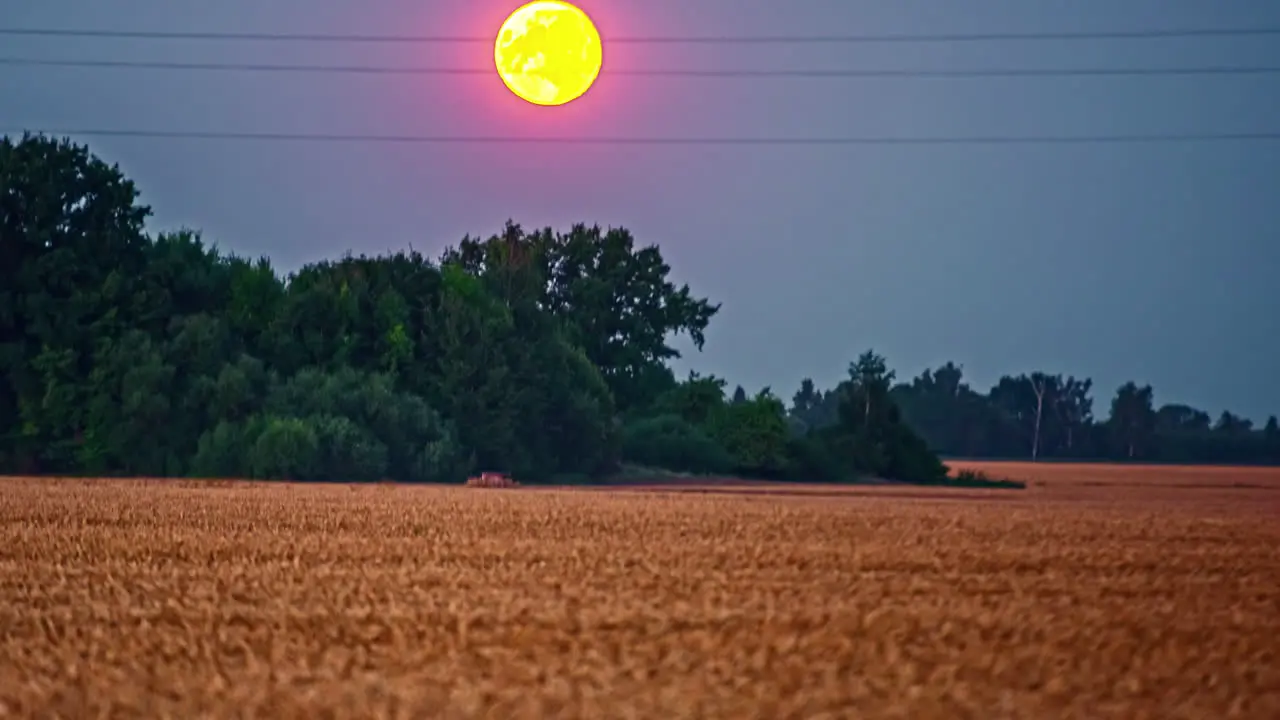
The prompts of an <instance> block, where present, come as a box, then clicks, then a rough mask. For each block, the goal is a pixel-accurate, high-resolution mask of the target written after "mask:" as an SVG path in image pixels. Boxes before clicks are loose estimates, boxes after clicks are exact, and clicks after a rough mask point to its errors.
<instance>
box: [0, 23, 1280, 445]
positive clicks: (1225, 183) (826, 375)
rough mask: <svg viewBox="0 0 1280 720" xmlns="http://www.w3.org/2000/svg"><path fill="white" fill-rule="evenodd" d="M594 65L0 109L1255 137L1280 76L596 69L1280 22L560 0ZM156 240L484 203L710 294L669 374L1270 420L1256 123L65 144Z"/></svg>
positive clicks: (1172, 47) (421, 30) (425, 232)
mask: <svg viewBox="0 0 1280 720" xmlns="http://www.w3.org/2000/svg"><path fill="white" fill-rule="evenodd" d="M519 4H520V3H519V1H518V0H364V1H362V2H354V1H353V0H271V1H270V2H262V0H221V1H220V2H217V3H176V2H172V0H113V1H112V2H111V3H103V2H100V1H98V0H40V2H31V1H30V0H0V26H9V27H23V26H25V27H67V28H95V29H119V30H160V31H231V32H245V31H252V32H286V33H298V32H316V33H370V34H409V33H412V34H432V33H434V34H452V35H468V36H492V35H494V34H496V31H497V28H498V27H499V25H500V24H501V22H502V20H503V18H505V17H506V15H507V14H508V13H509V12H511V11H512V10H513V9H514V8H515V7H516V6H517V5H519ZM579 5H580V6H582V7H583V9H584V10H586V11H587V12H588V13H589V14H591V15H592V17H593V18H594V19H595V21H596V23H597V25H598V26H599V29H600V31H601V34H602V36H603V37H604V43H605V70H604V72H603V73H602V75H601V78H600V80H599V82H598V83H597V85H596V86H595V87H594V88H593V89H592V90H591V91H590V92H589V93H588V94H587V95H586V96H585V97H584V98H582V99H581V100H579V101H576V102H574V103H571V104H570V105H567V106H563V107H560V108H537V107H534V106H531V105H528V104H525V103H523V102H522V101H520V100H518V99H516V98H515V97H514V96H512V95H510V94H509V93H508V92H507V91H506V90H505V89H504V88H503V86H502V84H501V81H500V80H499V79H498V77H497V76H496V74H494V75H488V76H411V75H399V76H381V77H380V76H361V75H334V74H305V75H304V74H277V73H204V72H192V71H153V70H119V69H101V68H93V69H66V68H61V69H60V68H29V67H6V66H3V65H0V98H3V101H0V127H3V128H13V127H22V128H32V129H50V128H53V129H71V128H80V129H127V130H184V131H192V130H196V131H200V130H211V131H232V132H239V131H249V132H254V131H265V132H284V133H290V132H297V133H358V134H407V135H468V134H471V135H502V136H526V135H528V136H534V135H557V136H560V135H568V136H590V135H614V136H619V135H620V136H628V137H674V136H678V137H691V136H694V137H733V136H738V137H740V136H765V137H820V136H821V137H829V136H877V137H883V136H894V137H912V136H948V137H955V136H970V135H981V136H991V135H1076V134H1080V135H1090V134H1093V135H1098V134H1102V135H1107V134H1149V133H1184V132H1188V133H1199V132H1210V133H1214V132H1219V133H1220V132H1275V131H1280V76H1265V75H1260V76H1210V77H1140V78H1105V77H1104V78H1098V77H1092V78H1080V77H1071V78H1033V79H1026V78H1022V79H1008V78H1005V79H992V78H982V79H918V78H911V79H902V78H897V79H796V78H784V79H765V80H749V79H738V78H731V79H724V78H713V79H696V78H671V77H636V76H625V75H618V76H610V74H609V70H610V68H614V69H619V70H623V69H785V68H794V69H915V70H923V69H965V68H973V69H985V68H1037V67H1038V68H1055V67H1100V68H1107V67H1162V66H1163V67H1168V66H1196V65H1199V66H1205V65H1232V64H1240V65H1280V43H1277V42H1275V38H1274V37H1270V38H1268V37H1256V38H1230V39H1225V40H1223V39H1185V38H1179V39H1165V40H1149V39H1145V40H1108V41H1094V40H1090V41H1073V42H1067V41H1034V42H1032V41H1017V42H972V43H952V44H933V45H925V44H880V45H808V46H795V45H792V46H787V45H779V46H750V45H745V46H732V45H705V46H693V45H668V44H659V45H642V44H618V45H615V46H610V45H609V38H610V36H664V37H670V36H689V35H734V36H737V35H762V34H768V35H782V34H796V35H814V34H827V35H830V34H898V33H912V34H916V33H979V32H1033V31H1076V30H1079V31H1091V30H1092V31H1100V30H1130V29H1161V28H1173V29H1181V28H1215V27H1238V26H1262V25H1267V26H1280V3H1277V2H1275V0H1233V2H1230V3H1226V2H1212V3H1211V2H1204V1H1203V0H1126V1H1125V2H1123V3H1121V2H1113V1H1111V0H1069V1H1068V0H1054V1H1050V0H1044V1H1037V2H1025V0H1022V1H1015V0H966V1H965V2H963V3H958V2H944V0H897V1H894V2H889V1H888V0H883V1H881V0H793V1H792V2H787V3H780V2H776V1H773V0H582V1H581V2H580V3H579ZM0 56H6V57H43V58H60V59H87V60H103V59H107V60H147V61H150V60H161V61H183V62H268V63H314V64H328V65H335V64H336V65H341V64H348V65H349V64H372V65H412V66H422V65H436V66H451V67H481V68H491V67H492V46H491V45H488V44H483V43H482V44H471V45H466V44H461V45H459V44H441V45H343V44H293V43H249V42H233V43H227V42H193V41H159V42H157V41H139V40H109V39H67V38H15V37H0ZM84 141H85V142H87V143H89V145H90V147H91V148H92V149H93V150H94V151H95V152H96V153H97V154H99V155H100V156H101V157H103V158H104V159H106V160H107V161H109V162H112V163H119V165H120V167H121V168H122V169H123V170H124V171H125V172H126V173H127V174H128V175H130V176H131V177H132V178H133V179H134V180H135V181H136V182H137V183H138V185H139V187H140V189H141V191H142V193H143V201H144V202H146V203H148V204H150V205H152V207H153V208H154V209H155V218H154V222H153V223H152V228H154V229H157V230H161V229H171V228H176V227H191V228H196V229H199V230H201V231H202V232H203V234H204V237H205V238H206V239H207V240H209V241H212V242H215V243H217V244H218V246H219V247H221V248H223V249H225V250H229V251H232V252H235V253H237V254H241V255H249V256H260V255H268V256H270V257H271V258H272V259H273V261H274V262H275V264H276V266H277V267H278V268H281V269H284V270H293V269H296V268H297V267H299V266H300V265H302V264H304V263H307V262H311V261H315V260H319V259H323V258H332V257H335V256H337V255H340V254H342V253H343V252H345V251H348V250H350V251H352V252H353V253H355V254H360V253H368V254H375V253H384V252H387V251H394V250H399V249H402V248H406V247H409V246H412V247H414V248H416V249H417V250H420V251H423V252H424V253H427V254H428V255H431V256H436V255H438V253H439V252H440V251H441V250H443V249H444V248H445V247H446V246H449V245H452V244H455V243H456V242H457V241H458V240H459V239H461V238H462V237H463V236H464V235H466V234H471V235H483V236H488V235H490V234H492V233H494V232H497V231H499V230H500V229H501V227H502V224H503V223H504V222H505V221H506V220H507V219H509V218H510V219H513V220H515V221H516V222H519V223H521V224H523V225H524V226H525V227H527V228H534V227H545V226H551V227H554V228H562V229H567V228H568V227H569V226H570V225H571V224H572V223H574V222H586V223H588V224H597V223H598V224H600V225H602V226H623V227H626V228H628V229H630V230H631V231H632V232H633V233H634V234H635V236H636V238H637V241H638V242H639V243H641V244H650V243H656V244H658V245H659V246H660V247H661V249H662V252H663V254H664V256H665V257H666V258H667V259H668V262H669V263H670V264H671V265H672V267H673V276H674V277H675V279H676V280H677V281H678V282H681V283H686V282H687V283H688V284H689V285H690V286H691V287H692V289H693V290H694V292H695V294H698V295H701V296H706V297H709V298H711V299H712V300H714V301H716V302H720V303H722V309H721V311H720V313H719V315H718V316H717V317H716V318H715V319H714V320H713V321H712V324H711V327H710V328H709V331H708V333H707V344H706V347H705V349H704V351H703V352H701V353H696V352H691V351H690V348H689V346H688V344H687V343H684V342H681V343H679V344H678V346H679V347H680V348H681V349H683V350H685V351H686V357H685V358H684V359H683V360H681V361H680V362H679V363H678V365H677V369H678V370H679V371H680V372H681V373H684V372H686V371H687V370H688V369H690V368H696V369H698V370H699V371H702V372H712V373H715V374H717V375H720V376H723V377H725V378H727V379H728V380H729V382H730V383H731V384H739V383H740V384H742V385H744V386H746V387H747V388H748V389H750V390H752V391H754V390H757V389H759V388H760V387H762V386H766V385H767V386H771V387H772V388H773V390H774V392H775V393H776V394H778V395H780V396H781V397H783V398H785V399H788V400H789V398H790V397H791V395H792V393H793V392H794V391H795V389H796V387H797V386H798V385H799V382H800V380H801V379H802V378H804V377H811V378H813V379H814V380H815V381H816V382H817V383H818V384H819V386H830V385H833V384H834V383H835V382H837V381H838V380H840V379H841V378H842V377H843V376H844V373H845V370H846V368H847V366H848V363H849V362H850V361H851V360H852V359H854V358H855V357H856V356H857V355H858V354H859V353H860V352H862V351H863V350H866V349H868V348H875V349H876V350H877V351H878V352H880V353H882V354H884V355H885V356H887V358H888V360H889V363H890V366H891V367H893V368H895V369H896V370H897V371H898V374H899V377H900V378H905V377H909V376H913V375H915V374H917V373H919V372H920V371H921V370H923V369H924V368H926V367H932V366H937V365H940V364H942V363H944V362H946V361H954V362H956V363H958V364H961V365H963V367H964V368H965V371H966V374H967V376H968V379H969V381H970V382H971V383H972V384H973V385H974V386H975V387H976V388H977V389H979V390H980V391H985V390H986V389H987V388H988V387H989V386H990V385H991V384H992V383H994V381H995V380H997V379H998V378H999V376H1000V375H1002V374H1006V373H1013V374H1016V373H1021V372H1030V371H1033V370H1043V371H1046V372H1052V373H1059V372H1060V373H1064V374H1072V375H1075V376H1077V377H1091V378H1093V380H1094V383H1095V388H1096V390H1095V400H1094V406H1095V413H1097V414H1099V415H1101V416H1105V414H1106V412H1107V408H1108V405H1109V402H1110V397H1111V394H1112V393H1113V391H1114V389H1115V388H1116V387H1118V386H1119V385H1120V384H1121V383H1123V382H1125V381H1127V380H1131V379H1132V380H1136V381H1138V382H1139V383H1140V384H1142V383H1150V384H1152V385H1153V387H1154V388H1155V392H1156V401H1157V403H1158V404H1159V403H1165V402H1185V403H1188V404H1191V405H1195V406H1197V407H1200V408H1202V409H1205V410H1206V411H1209V412H1210V413H1212V414H1215V415H1216V414H1217V413H1218V412H1220V411H1221V410H1223V409H1230V410H1232V411H1234V412H1237V413H1240V414H1244V415H1245V416H1247V417H1251V418H1253V419H1255V421H1256V422H1258V423H1259V424H1260V423H1261V422H1263V421H1264V420H1265V418H1266V416H1267V415H1269V414H1273V413H1280V379H1277V378H1278V377H1280V376H1278V375H1277V373H1276V370H1277V366H1276V358H1277V356H1280V314H1278V313H1277V309H1278V308H1280V303H1278V302H1277V299H1278V297H1277V290H1276V288H1277V283H1276V276H1277V271H1280V243H1278V242H1277V240H1280V233H1278V232H1277V228H1278V227H1280V201H1278V200H1280V192H1278V191H1280V142H1275V141H1266V142H1238V143H1203V144H1164V145H1116V144H1105V145H1065V146H1064V145H1056V146H1043V145H1041V146H1034V145H1031V146H989V145H987V146H984V145H964V146H945V147H943V146H903V145H893V146H856V147H798V146H767V147H758V146H757V147H742V146H661V147H626V146H555V145H551V146H532V145H523V146H512V145H449V146H438V145H421V146H406V145H378V144H336V143H325V144H319V143H279V142H274V143H262V142H228V141H194V140H157V139H143V138H133V139H130V138H92V139H89V138H84Z"/></svg>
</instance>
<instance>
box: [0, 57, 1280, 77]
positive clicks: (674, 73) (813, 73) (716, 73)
mask: <svg viewBox="0 0 1280 720" xmlns="http://www.w3.org/2000/svg"><path fill="white" fill-rule="evenodd" d="M2 65H7V66H18V67H63V68H93V69H115V70H183V71H213V72H283V73H321V74H359V75H489V74H492V73H493V72H494V70H493V69H492V68H446V67H390V66H378V65H296V64H274V63H200V62H171V61H132V60H58V59H45V58H24V57H0V66H2ZM604 72H606V73H607V74H610V75H631V76H654V77H703V78H731V77H747V78H765V77H792V78H801V77H808V78H868V79H870V78H904V79H907V78H939V79H946V78H952V79H960V78H997V77H1006V78H1018V77H1152V76H1194V75H1274V74H1277V73H1280V66H1197V67H1167V68H1043V69H1037V68H987V69H974V70H895V69H889V70H745V69H734V70H687V69H666V70H663V69H658V70H626V69H623V70H613V69H609V68H606V69H605V70H604Z"/></svg>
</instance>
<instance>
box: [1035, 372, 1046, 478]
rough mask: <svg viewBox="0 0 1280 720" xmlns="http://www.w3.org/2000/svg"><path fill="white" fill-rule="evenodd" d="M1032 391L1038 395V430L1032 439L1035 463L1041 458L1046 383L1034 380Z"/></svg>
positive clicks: (1036, 429)
mask: <svg viewBox="0 0 1280 720" xmlns="http://www.w3.org/2000/svg"><path fill="white" fill-rule="evenodd" d="M1031 390H1032V392H1034V393H1035V394H1036V428H1035V433H1034V434H1033V436H1032V439H1031V462H1035V461H1036V460H1038V459H1039V458H1040V418H1041V416H1043V415H1044V393H1045V390H1046V384H1045V381H1044V380H1041V381H1040V382H1036V381H1035V380H1032V381H1031Z"/></svg>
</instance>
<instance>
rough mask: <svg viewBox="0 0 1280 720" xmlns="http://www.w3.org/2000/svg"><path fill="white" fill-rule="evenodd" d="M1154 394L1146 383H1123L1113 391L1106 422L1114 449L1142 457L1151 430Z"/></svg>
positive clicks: (1154, 419) (1152, 431)
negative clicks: (1109, 416) (1109, 415)
mask: <svg viewBox="0 0 1280 720" xmlns="http://www.w3.org/2000/svg"><path fill="white" fill-rule="evenodd" d="M1153 396H1154V393H1153V392H1152V390H1151V386H1150V385H1144V386H1142V387H1139V386H1138V385H1137V383H1134V382H1127V383H1125V384H1124V385H1121V386H1120V389H1119V390H1117V391H1116V396H1115V398H1114V399H1113V400H1112V401H1111V418H1110V419H1109V420H1108V421H1107V424H1108V426H1109V428H1110V432H1111V436H1112V438H1113V440H1114V442H1115V446H1116V448H1117V449H1118V450H1119V451H1120V453H1121V454H1122V455H1123V456H1124V457H1126V458H1129V459H1131V460H1132V459H1135V458H1139V457H1143V456H1144V455H1145V453H1146V451H1147V449H1148V447H1149V446H1150V443H1151V439H1152V434H1153V433H1154V431H1155V425H1156V414H1155V410H1154V409H1153V406H1152V402H1153Z"/></svg>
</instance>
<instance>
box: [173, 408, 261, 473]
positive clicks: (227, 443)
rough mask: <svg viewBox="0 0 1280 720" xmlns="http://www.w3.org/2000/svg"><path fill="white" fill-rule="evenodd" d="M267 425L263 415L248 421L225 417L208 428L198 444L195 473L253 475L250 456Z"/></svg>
mask: <svg viewBox="0 0 1280 720" xmlns="http://www.w3.org/2000/svg"><path fill="white" fill-rule="evenodd" d="M265 424H266V421H264V420H263V419H262V418H260V417H258V418H254V419H252V420H249V421H247V422H228V421H225V420H224V421H222V422H220V423H218V424H217V425H216V426H214V428H213V429H212V430H206V431H205V432H204V434H202V435H201V436H200V440H199V442H198V443H197V446H196V455H195V458H194V460H193V461H192V463H191V474H192V475H194V476H195V477H200V478H248V477H253V468H252V466H251V465H250V456H251V455H252V452H253V448H254V445H255V443H257V441H258V436H259V435H261V434H262V429H263V427H264V426H265Z"/></svg>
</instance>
